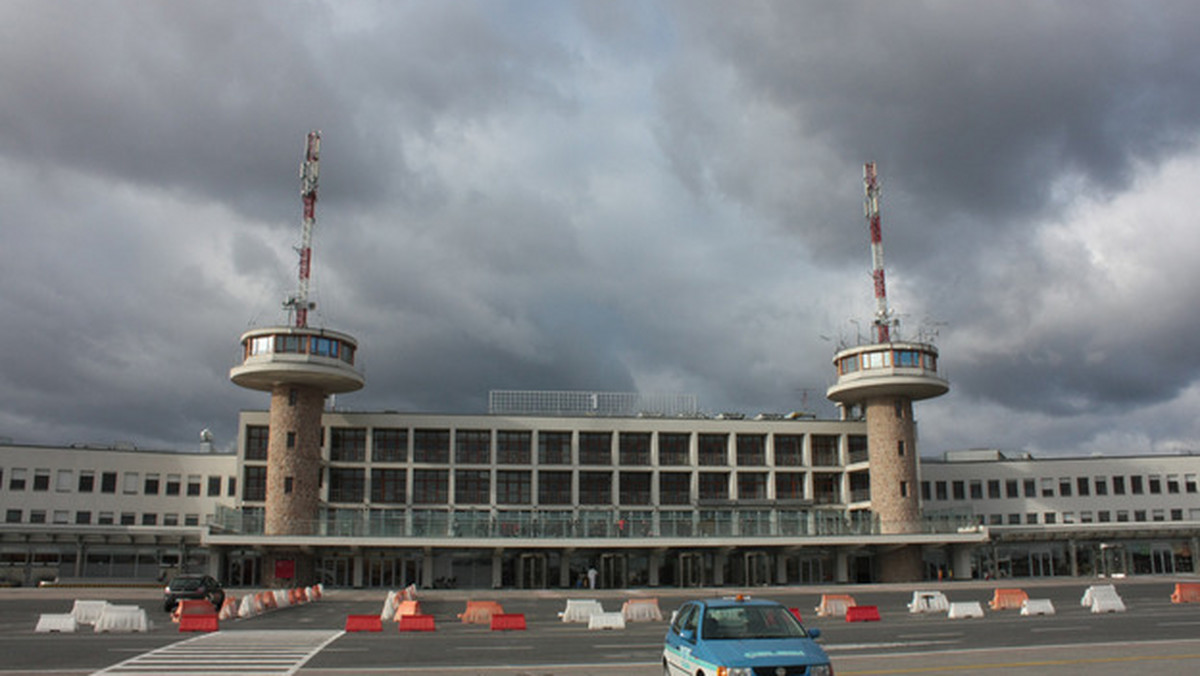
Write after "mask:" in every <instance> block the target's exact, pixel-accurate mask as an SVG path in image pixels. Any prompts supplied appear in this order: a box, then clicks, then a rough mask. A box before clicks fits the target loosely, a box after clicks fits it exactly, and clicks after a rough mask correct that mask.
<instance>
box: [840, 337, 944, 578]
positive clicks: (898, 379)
mask: <svg viewBox="0 0 1200 676" xmlns="http://www.w3.org/2000/svg"><path fill="white" fill-rule="evenodd" d="M937 358H938V352H937V348H935V347H934V346H933V345H929V344H927V343H907V342H888V343H874V344H870V345H860V346H857V347H853V348H849V349H845V350H842V351H840V352H838V353H837V354H836V355H835V356H834V358H833V363H834V365H835V366H836V367H837V371H838V380H837V383H836V384H835V385H834V386H833V387H831V388H829V391H828V393H827V396H828V397H829V398H830V399H832V400H833V401H836V402H838V404H840V405H841V407H842V411H843V414H845V413H847V412H848V411H850V410H851V409H853V408H855V407H858V408H861V410H862V411H863V414H864V415H865V417H866V421H867V461H868V462H869V463H870V471H871V484H870V486H871V512H872V513H873V514H874V516H875V519H876V520H877V521H878V524H879V532H880V534H883V535H895V534H907V533H920V532H921V530H922V522H921V502H920V494H919V477H918V474H917V442H916V440H917V432H916V422H915V421H914V420H913V414H912V411H913V407H912V402H913V401H915V400H918V399H928V398H930V397H937V396H940V395H942V394H945V393H946V392H947V391H948V390H949V389H950V385H949V383H947V382H946V380H945V379H943V378H941V377H940V376H938V373H937ZM878 562H879V568H880V580H881V581H883V582H914V581H917V580H920V579H921V578H922V567H923V566H922V561H921V549H920V547H918V546H913V545H903V544H897V545H895V546H893V547H891V548H890V549H887V550H885V551H882V552H880V554H879V557H878Z"/></svg>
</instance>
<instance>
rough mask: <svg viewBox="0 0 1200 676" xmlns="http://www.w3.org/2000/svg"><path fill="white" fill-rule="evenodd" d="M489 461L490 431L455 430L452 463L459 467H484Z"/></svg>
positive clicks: (490, 452)
mask: <svg viewBox="0 0 1200 676" xmlns="http://www.w3.org/2000/svg"><path fill="white" fill-rule="evenodd" d="M491 461H492V432H491V430H456V431H455V432H454V462H456V463H458V464H460V465H486V464H488V463H490V462H491Z"/></svg>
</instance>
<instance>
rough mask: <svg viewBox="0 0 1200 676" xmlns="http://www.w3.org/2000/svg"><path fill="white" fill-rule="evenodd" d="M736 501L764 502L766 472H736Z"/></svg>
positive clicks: (765, 495)
mask: <svg viewBox="0 0 1200 676" xmlns="http://www.w3.org/2000/svg"><path fill="white" fill-rule="evenodd" d="M737 486H738V500H766V499H767V473H766V472H738V475H737Z"/></svg>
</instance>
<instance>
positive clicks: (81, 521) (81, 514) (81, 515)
mask: <svg viewBox="0 0 1200 676" xmlns="http://www.w3.org/2000/svg"><path fill="white" fill-rule="evenodd" d="M91 522H92V513H91V512H88V511H83V510H81V511H78V512H75V525H77V526H86V525H88V524H90V523H91Z"/></svg>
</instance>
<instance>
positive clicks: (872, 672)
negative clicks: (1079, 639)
mask: <svg viewBox="0 0 1200 676" xmlns="http://www.w3.org/2000/svg"><path fill="white" fill-rule="evenodd" d="M1195 659H1200V654H1191V655H1141V656H1136V657H1135V656H1125V657H1083V658H1079V659H1071V660H1039V661H1028V662H993V663H984V664H956V665H951V666H937V667H911V668H907V669H869V670H866V671H846V670H844V669H837V673H838V675H839V676H881V675H883V674H930V673H935V672H939V671H970V670H973V669H1013V668H1022V667H1024V668H1029V667H1062V666H1069V665H1073V664H1103V663H1107V662H1140V661H1145V660H1195Z"/></svg>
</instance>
